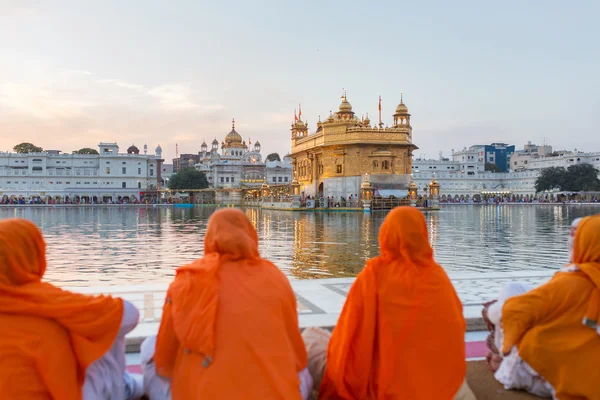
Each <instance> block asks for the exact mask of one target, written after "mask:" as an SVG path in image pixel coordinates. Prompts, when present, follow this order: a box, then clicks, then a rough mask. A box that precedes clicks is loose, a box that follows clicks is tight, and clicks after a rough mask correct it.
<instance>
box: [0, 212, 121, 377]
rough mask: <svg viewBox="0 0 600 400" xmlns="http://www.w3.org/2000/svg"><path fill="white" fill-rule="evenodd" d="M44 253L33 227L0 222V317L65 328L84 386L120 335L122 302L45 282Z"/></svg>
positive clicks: (13, 221)
mask: <svg viewBox="0 0 600 400" xmlns="http://www.w3.org/2000/svg"><path fill="white" fill-rule="evenodd" d="M45 249H46V244H45V242H44V239H43V237H42V233H41V232H40V230H39V229H38V228H37V227H36V226H35V225H34V224H33V223H31V222H29V221H26V220H23V219H7V220H3V221H0V313H4V314H14V315H26V316H32V317H39V318H47V319H52V320H55V321H56V322H58V323H59V324H60V325H61V326H63V327H64V329H65V330H66V331H67V332H68V334H69V336H70V337H71V343H72V347H73V352H74V354H75V358H76V360H77V364H78V382H79V383H80V384H83V380H84V378H85V370H86V368H87V367H88V365H90V364H91V363H92V362H93V361H95V360H97V359H99V358H100V357H102V356H103V355H104V353H106V351H107V350H108V349H109V348H110V347H111V346H112V344H113V342H114V340H115V338H116V336H117V333H118V331H119V326H120V323H121V318H122V315H123V302H122V301H121V300H120V299H113V298H110V297H103V296H100V297H92V296H85V295H80V294H75V293H70V292H67V291H64V290H61V289H59V288H57V287H55V286H53V285H51V284H49V283H46V282H42V281H41V279H42V277H43V276H44V272H45V271H46V250H45ZM48 340H52V338H48ZM57 373H59V371H58V372H57ZM57 379H60V376H59V375H57Z"/></svg>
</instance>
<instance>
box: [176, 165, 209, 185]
mask: <svg viewBox="0 0 600 400" xmlns="http://www.w3.org/2000/svg"><path fill="white" fill-rule="evenodd" d="M207 187H208V179H206V175H205V174H204V172H202V171H198V170H197V169H195V168H183V169H182V170H180V171H179V172H177V173H176V174H174V175H172V176H171V179H169V189H173V190H184V189H205V188H207Z"/></svg>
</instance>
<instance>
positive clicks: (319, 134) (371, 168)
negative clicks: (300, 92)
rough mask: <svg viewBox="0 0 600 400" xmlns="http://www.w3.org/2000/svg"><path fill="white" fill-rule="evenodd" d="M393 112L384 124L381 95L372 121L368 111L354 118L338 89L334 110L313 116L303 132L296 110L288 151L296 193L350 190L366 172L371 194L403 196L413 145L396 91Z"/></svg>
mask: <svg viewBox="0 0 600 400" xmlns="http://www.w3.org/2000/svg"><path fill="white" fill-rule="evenodd" d="M393 118H394V119H393V121H394V122H393V125H392V126H391V127H387V126H385V127H384V124H383V122H382V120H381V99H380V102H379V121H378V123H377V125H371V120H370V119H369V117H368V115H367V117H366V118H364V119H362V118H361V119H359V118H357V117H356V116H355V114H354V112H353V111H352V106H351V105H350V103H349V102H348V99H347V97H346V93H345V92H344V95H343V96H342V102H341V104H340V107H339V110H338V111H337V112H335V113H333V114H331V113H330V115H329V117H328V118H327V119H326V120H325V121H323V122H321V120H320V118H319V122H317V130H316V131H315V132H314V133H309V132H308V127H307V125H306V123H305V122H304V121H302V111H301V110H300V112H299V115H298V116H294V119H295V121H294V123H293V124H292V129H291V131H292V152H291V154H290V156H291V158H292V165H293V174H294V179H295V180H297V181H298V183H299V184H300V193H301V195H302V196H318V197H329V196H332V197H333V198H335V199H339V198H340V197H344V198H348V197H349V196H350V195H352V196H356V195H359V194H360V185H361V181H362V180H363V179H365V177H366V176H368V179H369V180H370V182H371V183H372V185H373V188H374V189H375V195H376V196H382V197H389V196H395V197H404V196H406V195H407V192H408V184H409V182H410V173H411V169H412V168H411V167H412V152H413V151H414V150H415V149H417V148H418V147H417V146H415V145H414V144H413V141H412V127H411V125H410V114H409V113H408V108H407V107H406V105H405V104H404V103H403V101H402V97H401V99H400V104H399V105H398V106H397V107H396V110H395V113H394V115H393Z"/></svg>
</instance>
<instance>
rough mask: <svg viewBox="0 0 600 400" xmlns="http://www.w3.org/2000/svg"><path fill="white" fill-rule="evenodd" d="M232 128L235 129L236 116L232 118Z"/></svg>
mask: <svg viewBox="0 0 600 400" xmlns="http://www.w3.org/2000/svg"><path fill="white" fill-rule="evenodd" d="M231 129H235V118H233V119H232V120H231Z"/></svg>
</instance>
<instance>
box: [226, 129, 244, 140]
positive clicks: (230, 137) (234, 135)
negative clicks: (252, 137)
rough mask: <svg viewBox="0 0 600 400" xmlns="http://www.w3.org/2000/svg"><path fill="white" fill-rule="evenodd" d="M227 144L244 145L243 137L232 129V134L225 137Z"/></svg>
mask: <svg viewBox="0 0 600 400" xmlns="http://www.w3.org/2000/svg"><path fill="white" fill-rule="evenodd" d="M225 142H227V143H242V136H241V135H240V134H239V133H237V132H236V131H235V128H233V129H231V132H229V133H228V134H227V136H225Z"/></svg>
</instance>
